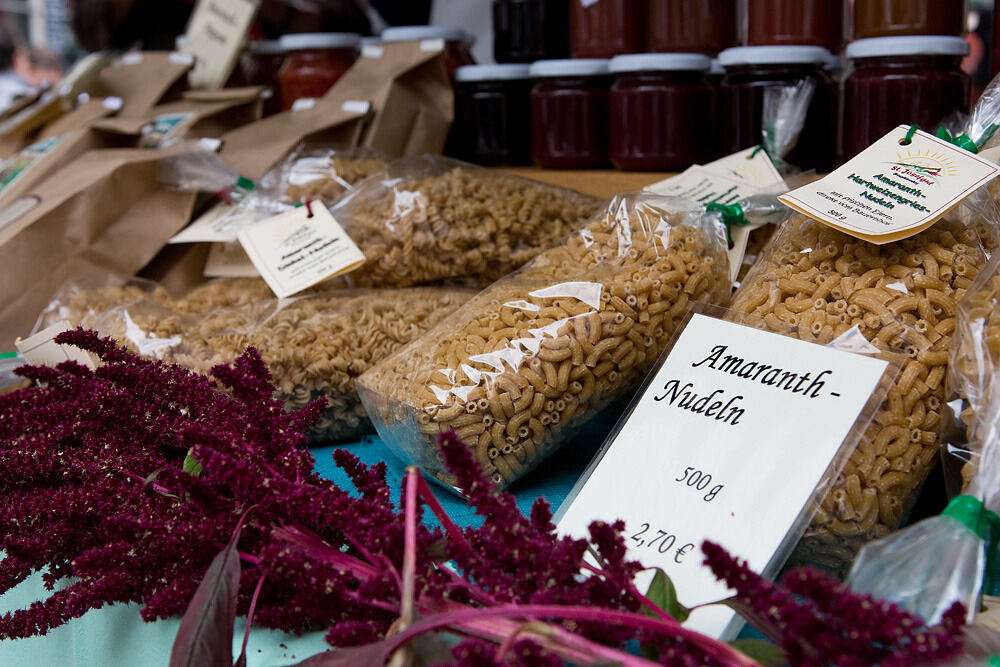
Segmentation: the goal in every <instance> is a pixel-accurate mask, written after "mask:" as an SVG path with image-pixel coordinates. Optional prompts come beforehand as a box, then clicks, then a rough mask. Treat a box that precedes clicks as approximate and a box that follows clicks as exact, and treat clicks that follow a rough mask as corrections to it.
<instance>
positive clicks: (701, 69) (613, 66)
mask: <svg viewBox="0 0 1000 667" xmlns="http://www.w3.org/2000/svg"><path fill="white" fill-rule="evenodd" d="M710 66H711V59H710V58H709V57H708V56H706V55H703V54H698V53H649V54H636V55H625V56H615V57H614V58H612V59H611V62H610V63H609V64H608V71H610V72H611V74H612V75H613V76H614V77H615V82H614V83H613V84H612V85H611V90H610V92H609V93H608V116H609V126H610V144H609V148H608V154H609V157H610V158H611V164H613V165H614V166H615V167H617V168H618V169H625V170H629V171H681V170H683V169H686V168H687V167H689V166H691V165H692V164H696V163H702V162H708V161H710V160H712V159H714V158H715V157H717V153H718V142H717V141H716V134H717V133H716V132H715V94H714V93H713V91H712V86H710V85H709V83H708V81H707V80H706V79H705V73H706V72H707V71H708V70H709V67H710Z"/></svg>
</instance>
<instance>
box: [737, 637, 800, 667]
mask: <svg viewBox="0 0 1000 667" xmlns="http://www.w3.org/2000/svg"><path fill="white" fill-rule="evenodd" d="M729 645H730V646H732V647H733V648H734V649H736V650H737V651H739V652H740V653H743V654H744V655H746V656H747V657H748V658H751V659H753V660H756V661H757V662H759V663H760V664H761V667H781V665H784V664H785V663H786V662H787V660H785V652H784V651H782V650H781V647H780V646H777V645H775V644H772V643H771V642H769V641H767V640H766V639H734V640H733V641H731V642H729Z"/></svg>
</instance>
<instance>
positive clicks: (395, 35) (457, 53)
mask: <svg viewBox="0 0 1000 667" xmlns="http://www.w3.org/2000/svg"><path fill="white" fill-rule="evenodd" d="M426 39H440V40H443V41H444V68H445V71H447V72H448V76H449V77H450V78H451V79H452V80H454V78H455V70H457V69H458V68H459V67H462V66H463V65H475V64H476V61H475V59H474V58H473V57H472V52H471V51H470V50H469V45H470V44H471V41H472V40H471V39H470V37H469V35H468V34H467V33H466V32H465V31H464V30H462V29H461V28H449V27H445V26H435V25H407V26H399V27H396V28H386V29H385V30H383V31H382V41H383V42H422V41H424V40H426Z"/></svg>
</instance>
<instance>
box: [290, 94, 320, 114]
mask: <svg viewBox="0 0 1000 667" xmlns="http://www.w3.org/2000/svg"><path fill="white" fill-rule="evenodd" d="M314 106H316V98H315V97H300V98H299V99H297V100H295V101H294V102H292V111H308V110H309V109H312V108H313V107H314Z"/></svg>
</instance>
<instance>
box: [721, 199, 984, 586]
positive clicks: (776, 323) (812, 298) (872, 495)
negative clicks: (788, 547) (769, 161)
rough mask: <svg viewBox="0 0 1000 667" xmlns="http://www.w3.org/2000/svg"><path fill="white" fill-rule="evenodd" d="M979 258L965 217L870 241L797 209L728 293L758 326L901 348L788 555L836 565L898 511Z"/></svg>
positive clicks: (924, 453) (919, 463)
mask: <svg viewBox="0 0 1000 667" xmlns="http://www.w3.org/2000/svg"><path fill="white" fill-rule="evenodd" d="M985 263H986V256H985V253H984V250H983V245H982V243H981V241H980V236H979V234H978V232H977V230H976V228H975V227H974V226H965V225H963V224H960V223H958V222H955V221H947V220H946V221H942V222H939V223H937V224H936V225H934V226H933V227H931V228H930V229H928V230H926V231H924V232H922V233H920V234H918V235H916V236H913V237H911V238H908V239H905V240H902V241H898V242H895V243H890V244H886V245H881V246H876V245H872V244H869V243H866V242H864V241H860V240H857V239H855V238H853V237H850V236H848V235H846V234H843V233H841V232H838V231H835V230H833V229H831V228H829V227H826V226H824V225H821V224H819V223H817V222H813V221H810V220H808V219H807V218H805V217H803V216H798V215H796V216H793V217H792V218H791V219H790V220H789V221H788V222H786V223H785V226H784V228H783V229H782V230H781V231H780V232H779V233H778V235H777V236H776V237H775V239H774V240H773V241H772V243H771V245H770V246H769V248H768V250H767V251H765V253H764V255H763V256H762V258H761V259H760V260H759V262H758V263H757V265H756V266H755V268H754V269H753V270H752V271H751V273H750V274H749V275H748V276H747V279H746V280H744V282H743V285H742V286H741V288H740V289H739V291H738V292H737V293H736V294H735V295H734V297H733V305H732V308H733V310H734V311H735V312H736V313H737V315H738V316H739V317H741V318H748V319H749V322H750V323H756V324H758V325H759V326H762V327H764V328H768V329H771V330H776V331H780V330H782V327H788V326H789V325H794V326H795V327H796V331H797V332H798V333H797V335H798V336H799V337H800V338H802V339H804V340H809V341H813V342H817V343H821V344H826V343H830V342H831V341H833V340H834V339H835V338H837V337H838V336H841V335H843V334H845V333H847V332H849V331H850V330H852V329H855V328H856V329H857V330H858V331H860V333H861V334H863V335H864V336H865V338H867V339H868V341H870V342H871V343H872V344H874V345H875V346H876V347H877V348H879V349H881V350H885V351H887V352H893V351H896V352H903V353H905V354H906V355H907V357H908V359H907V361H906V362H905V364H904V366H903V368H902V371H901V373H900V375H899V377H898V378H897V379H896V380H895V382H894V383H893V385H892V386H891V387H890V388H889V391H888V398H887V400H886V401H885V403H884V404H883V405H882V406H881V407H880V408H879V410H878V411H877V412H876V414H875V416H874V419H873V421H872V423H871V424H870V425H869V427H868V428H867V430H866V432H865V433H864V435H863V436H862V438H861V441H860V443H859V444H858V446H857V448H856V450H855V451H854V452H853V454H852V455H851V457H850V459H849V460H848V462H847V464H846V466H845V467H844V469H843V471H842V472H841V473H840V474H839V476H838V477H837V478H836V479H835V480H830V481H829V489H828V492H827V493H826V494H825V497H824V498H823V500H822V502H821V504H820V505H819V506H818V507H816V508H815V509H816V511H815V515H814V518H813V520H812V524H811V525H810V527H809V528H808V530H807V532H806V535H805V537H804V538H803V540H802V542H801V543H800V545H799V549H798V550H797V553H796V555H795V556H793V560H796V561H808V562H812V563H814V564H819V565H824V566H827V567H830V568H833V569H836V570H842V569H843V568H845V567H846V566H847V565H849V564H850V562H851V560H852V559H853V556H854V554H855V553H856V552H857V549H859V548H860V546H861V545H862V544H863V543H864V542H866V541H869V540H871V539H874V538H876V537H881V536H882V535H885V534H886V533H888V532H889V531H890V530H893V529H895V528H896V527H897V525H898V524H899V523H900V521H901V520H902V519H903V517H904V514H905V512H906V511H907V510H908V508H909V504H910V502H911V500H912V499H913V498H914V496H915V494H916V492H917V490H918V489H919V487H920V485H921V484H922V483H923V481H924V478H925V477H926V475H927V473H928V472H929V470H930V468H931V466H932V464H933V462H934V460H935V457H936V455H937V452H938V447H939V442H940V430H941V426H942V416H941V410H942V406H943V404H944V402H945V400H946V394H945V382H944V377H945V372H946V370H947V366H948V359H949V349H950V344H951V339H952V334H953V332H954V329H955V314H956V308H957V303H958V301H959V300H960V299H961V298H962V296H963V294H964V293H965V291H966V289H967V288H968V287H969V286H970V285H971V284H972V281H973V280H974V279H975V277H976V275H977V274H978V273H979V271H980V270H981V269H982V267H983V266H984V265H985Z"/></svg>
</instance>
